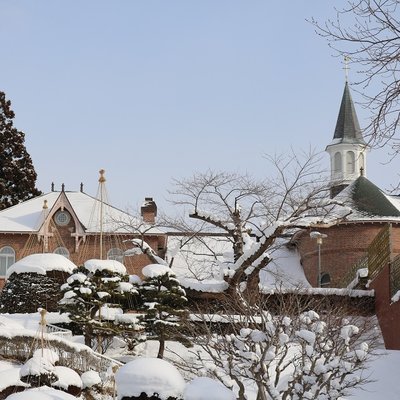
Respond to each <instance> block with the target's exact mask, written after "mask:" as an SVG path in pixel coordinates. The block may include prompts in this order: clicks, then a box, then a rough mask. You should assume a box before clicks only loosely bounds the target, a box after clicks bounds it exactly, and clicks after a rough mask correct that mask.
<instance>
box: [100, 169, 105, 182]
mask: <svg viewBox="0 0 400 400" xmlns="http://www.w3.org/2000/svg"><path fill="white" fill-rule="evenodd" d="M105 172H106V171H104V169H101V170H100V171H99V174H100V178H99V182H100V183H104V182H105V181H106V178H104V173H105Z"/></svg>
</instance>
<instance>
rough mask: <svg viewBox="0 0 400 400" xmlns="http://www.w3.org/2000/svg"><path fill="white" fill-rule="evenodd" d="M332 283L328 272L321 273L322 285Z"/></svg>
mask: <svg viewBox="0 0 400 400" xmlns="http://www.w3.org/2000/svg"><path fill="white" fill-rule="evenodd" d="M330 283H331V276H330V275H329V274H328V273H326V272H323V273H322V274H321V287H322V286H328V285H329V284H330Z"/></svg>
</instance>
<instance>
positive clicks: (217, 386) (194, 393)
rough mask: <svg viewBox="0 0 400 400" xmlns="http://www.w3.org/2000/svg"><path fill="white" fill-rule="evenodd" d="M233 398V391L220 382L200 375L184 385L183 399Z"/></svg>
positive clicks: (234, 397)
mask: <svg viewBox="0 0 400 400" xmlns="http://www.w3.org/2000/svg"><path fill="white" fill-rule="evenodd" d="M211 393H212V399H213V400H235V399H236V396H235V395H234V393H233V392H232V391H231V390H229V389H227V388H226V387H225V386H224V385H223V384H222V383H220V382H219V381H216V380H214V379H211V378H207V377H204V376H200V377H198V378H195V379H193V380H192V381H191V382H189V383H188V384H187V385H186V388H185V393H184V398H185V400H209V399H210V397H211V395H210V394H211Z"/></svg>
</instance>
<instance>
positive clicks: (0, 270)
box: [0, 246, 15, 276]
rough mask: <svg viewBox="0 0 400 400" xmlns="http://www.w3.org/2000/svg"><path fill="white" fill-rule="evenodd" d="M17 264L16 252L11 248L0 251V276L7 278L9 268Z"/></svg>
mask: <svg viewBox="0 0 400 400" xmlns="http://www.w3.org/2000/svg"><path fill="white" fill-rule="evenodd" d="M14 263H15V251H14V249H13V248H12V247H10V246H5V247H3V248H2V249H1V250H0V276H6V272H7V270H8V268H9V267H10V266H11V265H13V264H14Z"/></svg>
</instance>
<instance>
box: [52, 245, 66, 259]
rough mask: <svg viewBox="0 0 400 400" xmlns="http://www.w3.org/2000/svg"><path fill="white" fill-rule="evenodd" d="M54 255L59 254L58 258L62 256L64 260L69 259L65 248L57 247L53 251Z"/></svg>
mask: <svg viewBox="0 0 400 400" xmlns="http://www.w3.org/2000/svg"><path fill="white" fill-rule="evenodd" d="M54 253H55V254H60V256H64V257H65V258H68V259H69V251H68V249H66V248H65V247H57V248H56V249H55V250H54Z"/></svg>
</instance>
